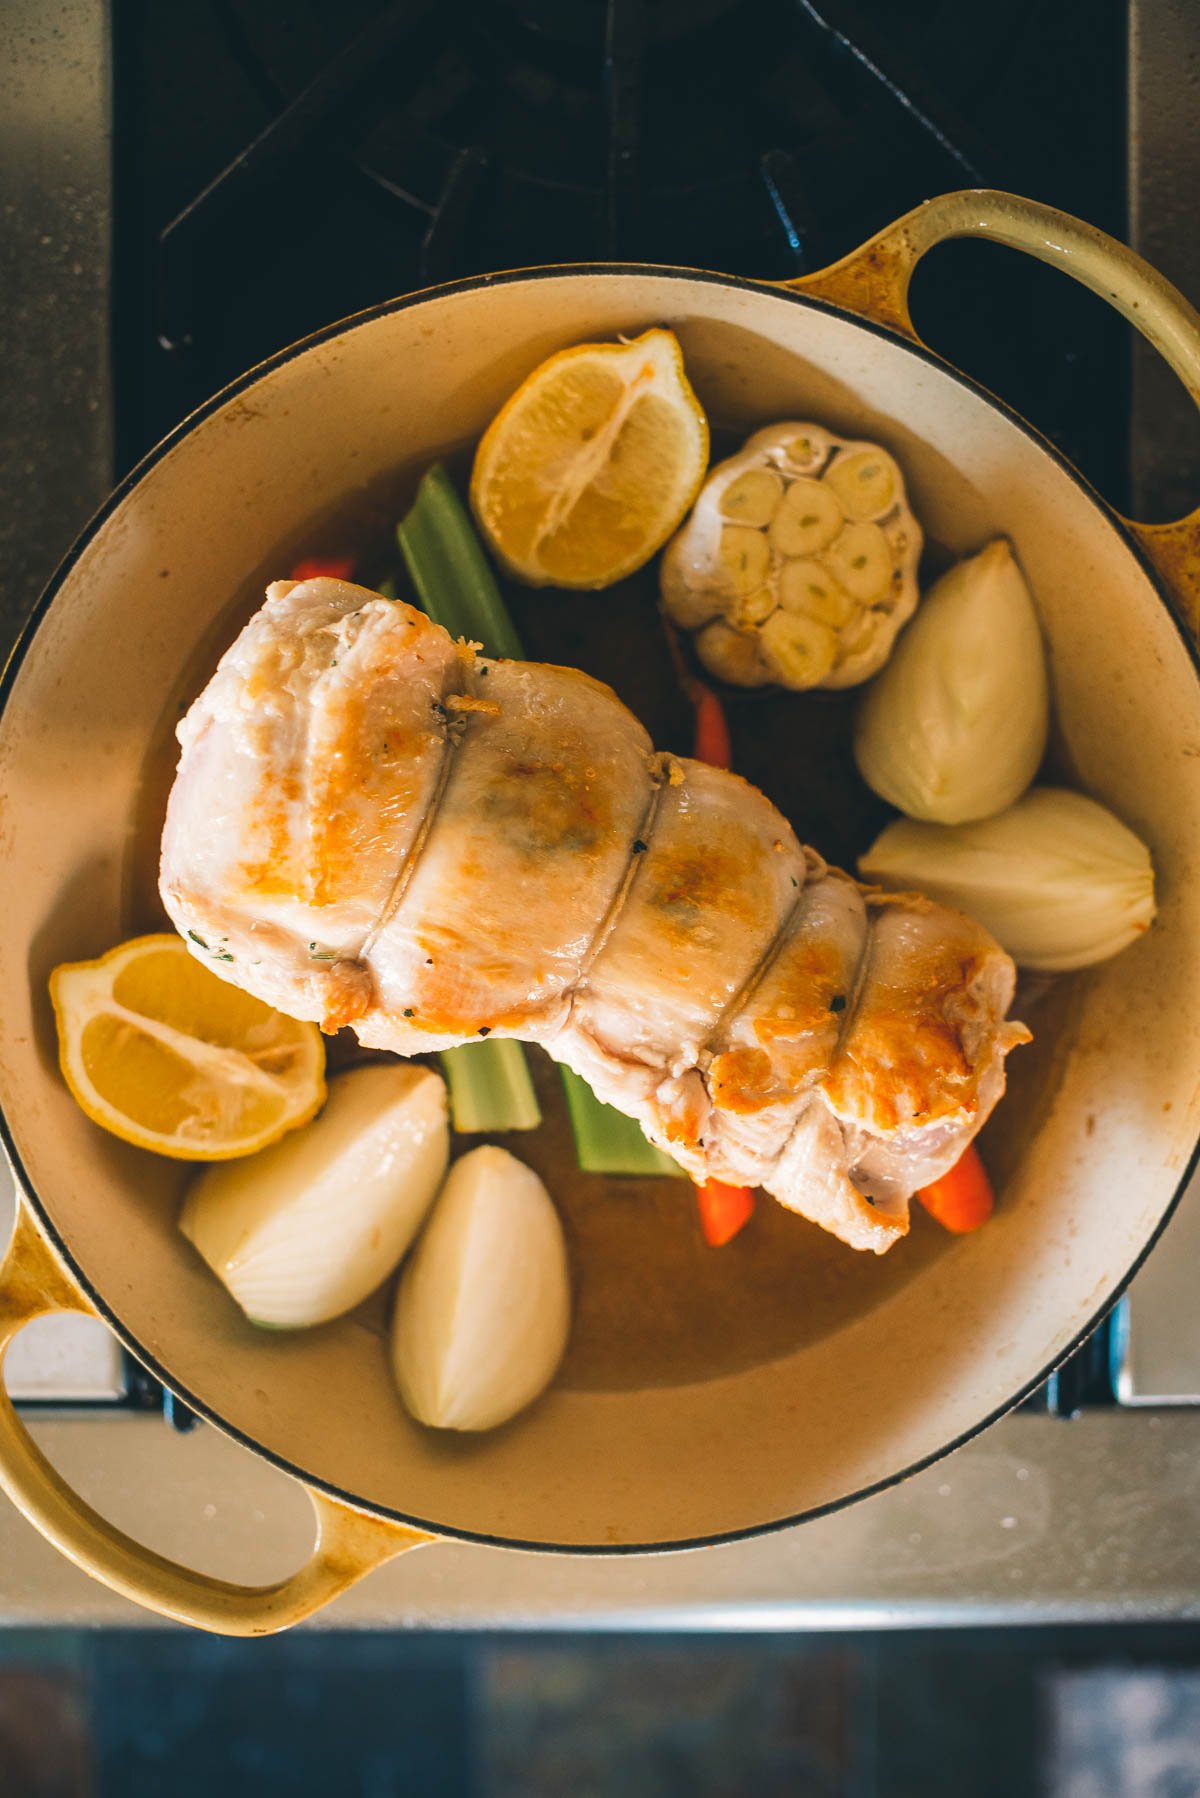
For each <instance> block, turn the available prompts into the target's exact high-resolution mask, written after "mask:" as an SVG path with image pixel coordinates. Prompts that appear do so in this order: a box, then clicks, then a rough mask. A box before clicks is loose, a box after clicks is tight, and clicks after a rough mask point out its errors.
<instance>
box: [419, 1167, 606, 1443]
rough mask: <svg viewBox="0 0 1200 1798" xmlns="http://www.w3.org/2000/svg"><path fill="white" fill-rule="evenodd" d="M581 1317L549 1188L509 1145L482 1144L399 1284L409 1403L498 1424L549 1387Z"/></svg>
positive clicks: (451, 1184) (448, 1418) (449, 1423)
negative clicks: (576, 1314) (574, 1307)
mask: <svg viewBox="0 0 1200 1798" xmlns="http://www.w3.org/2000/svg"><path fill="white" fill-rule="evenodd" d="M570 1322H571V1292H570V1278H569V1273H568V1267H567V1248H566V1242H565V1241H564V1238H563V1231H562V1225H561V1223H560V1222H559V1219H558V1213H557V1211H556V1210H555V1209H554V1205H553V1203H552V1202H551V1199H550V1195H549V1194H548V1193H547V1191H546V1188H545V1187H544V1186H543V1185H542V1182H541V1181H540V1180H539V1179H538V1177H537V1175H536V1174H535V1173H534V1172H533V1170H532V1168H528V1167H526V1166H525V1164H524V1162H521V1161H518V1160H517V1158H516V1157H515V1155H510V1154H509V1153H508V1151H507V1150H506V1149H497V1148H491V1147H484V1148H480V1149H472V1150H471V1152H470V1154H468V1155H464V1156H463V1157H462V1159H461V1160H460V1161H456V1162H455V1164H454V1166H453V1167H452V1168H451V1170H450V1176H449V1178H448V1179H447V1181H446V1184H445V1186H444V1187H443V1188H442V1191H441V1194H440V1196H439V1198H438V1201H437V1203H436V1205H435V1206H434V1208H433V1214H432V1216H431V1217H430V1220H429V1223H428V1225H427V1226H426V1228H425V1230H424V1232H423V1234H422V1236H421V1239H420V1241H419V1242H418V1244H417V1246H416V1249H415V1250H414V1251H413V1255H412V1259H411V1260H410V1262H409V1264H408V1266H407V1267H406V1268H405V1270H404V1273H403V1276H402V1277H401V1280H400V1290H399V1292H398V1294H397V1297H396V1313H395V1318H394V1320H393V1325H392V1366H393V1369H394V1370H395V1375H396V1382H397V1384H398V1385H399V1388H400V1395H401V1397H402V1398H403V1400H404V1403H405V1405H406V1406H407V1407H408V1409H409V1411H410V1412H411V1413H412V1415H413V1416H414V1417H415V1418H416V1419H417V1420H418V1422H420V1423H425V1424H432V1425H433V1426H434V1427H435V1428H437V1429H442V1430H490V1429H494V1428H495V1426H496V1425H497V1424H500V1423H505V1422H507V1420H508V1419H509V1418H510V1417H514V1416H515V1415H516V1413H517V1412H518V1411H521V1410H523V1409H524V1408H525V1406H526V1405H528V1404H531V1403H532V1402H533V1400H534V1399H535V1398H537V1397H538V1395H539V1393H541V1392H542V1391H543V1390H544V1389H545V1387H546V1386H548V1385H549V1383H550V1381H551V1380H552V1379H553V1377H554V1372H555V1369H556V1368H557V1367H558V1364H559V1362H560V1361H561V1359H562V1355H563V1350H564V1349H565V1348H566V1345H567V1335H568V1332H569V1330H570Z"/></svg>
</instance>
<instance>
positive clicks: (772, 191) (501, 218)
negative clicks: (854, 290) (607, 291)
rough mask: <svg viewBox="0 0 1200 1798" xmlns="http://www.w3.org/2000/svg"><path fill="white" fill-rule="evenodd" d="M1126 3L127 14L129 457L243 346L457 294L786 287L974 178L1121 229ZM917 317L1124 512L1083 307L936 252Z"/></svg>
mask: <svg viewBox="0 0 1200 1798" xmlns="http://www.w3.org/2000/svg"><path fill="white" fill-rule="evenodd" d="M1124 12H1125V9H1124V6H1123V5H1122V4H1118V3H1116V0H1060V3H1059V4H1057V5H1055V6H1053V7H1048V6H1045V5H1039V4H1037V3H1036V0H994V4H992V5H991V6H989V7H987V8H977V7H964V6H962V5H961V4H959V3H958V0H857V3H856V4H851V3H850V0H820V6H819V10H818V6H817V4H814V3H812V0H607V4H606V3H605V0H440V4H438V5H433V4H431V0H341V4H340V5H339V6H337V7H330V6H327V5H325V4H323V3H322V0H173V3H172V5H171V6H169V7H163V6H158V5H155V4H153V3H152V0H117V3H116V5H115V8H114V33H115V45H114V88H115V109H116V132H115V141H116V164H117V166H116V252H117V254H116V271H115V273H116V293H115V329H116V345H115V352H116V378H117V392H116V397H117V439H118V444H117V447H118V460H119V463H120V465H121V466H122V467H124V466H127V465H128V464H129V463H130V462H131V461H133V460H135V459H136V458H137V456H138V455H140V454H141V453H142V452H143V451H144V450H145V449H146V448H148V447H149V445H150V444H151V443H153V442H154V441H155V440H156V439H157V438H158V437H159V436H161V435H162V434H163V432H164V431H166V430H167V429H169V428H170V426H171V425H173V424H174V423H175V422H176V421H177V420H178V419H179V418H180V417H181V416H183V415H184V414H185V413H186V412H187V411H189V410H190V409H191V408H192V407H193V406H195V405H196V404H197V403H198V402H199V401H201V400H202V399H204V398H205V397H207V395H208V394H210V393H211V392H212V391H213V390H214V389H216V388H217V387H219V386H221V385H223V384H224V383H225V382H226V381H228V380H230V379H232V378H233V377H234V376H235V375H237V374H239V373H241V371H242V370H243V369H244V368H246V367H247V366H248V365H250V364H251V363H253V362H256V361H258V360H260V359H261V358H262V357H263V356H265V355H268V354H270V353H271V352H272V351H274V350H276V349H278V348H280V347H282V346H283V345H285V344H287V343H289V342H292V341H294V340H295V339H296V338H298V337H301V336H304V335H305V334H307V333H308V332H310V331H313V330H315V329H317V328H319V327H321V326H323V325H326V324H329V323H330V322H332V321H333V320H335V319H338V318H341V317H345V316H347V315H348V314H350V313H353V312H356V311H359V310H361V309H362V308H363V307H366V306H370V305H373V304H375V303H376V302H378V301H380V300H385V299H388V298H390V297H392V296H393V295H395V294H398V293H403V292H407V291H411V290H412V289H414V288H417V287H422V286H426V285H428V284H429V283H431V282H435V281H439V280H445V279H449V278H453V277H455V276H460V275H470V274H477V273H480V272H482V271H485V270H488V269H494V268H512V267H516V266H523V265H527V264H530V263H542V262H563V261H589V260H637V259H643V260H649V261H655V262H667V263H682V264H687V265H691V266H700V267H707V268H720V269H724V270H727V271H729V272H731V273H735V274H743V275H752V276H753V275H757V276H762V277H772V276H786V275H789V274H797V273H801V272H803V271H804V270H806V269H812V268H817V267H820V266H821V265H822V264H823V263H825V262H828V261H831V260H833V259H834V258H836V257H837V256H839V255H842V254H844V253H845V251H847V250H849V249H851V248H853V247H854V245H855V244H857V243H859V242H861V241H862V240H863V239H864V238H865V237H867V236H869V235H870V234H871V233H872V232H873V231H875V230H877V229H878V228H879V227H880V226H881V225H884V224H886V223H887V222H888V220H889V219H891V218H893V217H895V216H896V215H897V214H898V213H901V212H903V211H905V210H907V209H908V208H909V207H910V206H913V205H915V204H917V203H918V202H919V201H920V200H922V199H924V198H926V197H927V196H928V195H930V194H932V193H937V192H941V191H944V190H946V189H948V188H954V187H964V186H978V185H987V186H992V187H1003V188H1010V189H1012V190H1014V191H1016V192H1021V193H1026V194H1030V195H1032V196H1033V197H1035V198H1039V199H1044V200H1047V201H1050V202H1051V203H1052V204H1054V205H1058V206H1062V207H1064V208H1065V209H1066V210H1068V211H1072V212H1077V213H1079V214H1081V215H1082V216H1083V217H1085V218H1088V219H1090V220H1091V221H1092V222H1093V223H1095V224H1098V225H1101V226H1103V227H1105V228H1106V229H1109V230H1112V231H1114V232H1116V233H1118V234H1120V233H1121V232H1122V230H1123V228H1124V191H1123V189H1124V173H1123V171H1124V165H1125V136H1126V132H1125V116H1124V84H1125V67H1124V29H1125V18H1124ZM223 173H224V178H222V176H223ZM205 190H208V191H207V192H206V191H205ZM913 303H914V311H915V314H916V316H917V317H918V320H919V323H920V325H921V327H922V329H923V332H924V334H925V335H926V337H927V338H928V340H929V341H930V342H931V343H932V344H933V345H934V346H935V347H936V348H939V349H941V350H943V352H944V353H946V354H947V355H949V356H950V357H951V359H952V360H955V361H957V362H959V363H961V364H962V365H963V366H965V367H966V368H967V369H968V371H969V372H970V373H972V374H974V375H976V376H977V377H978V378H979V379H981V380H982V381H984V383H985V384H986V385H988V386H989V387H991V388H993V389H994V390H995V391H997V392H998V393H1000V394H1001V395H1002V396H1003V397H1004V398H1005V399H1007V400H1009V401H1010V403H1012V404H1014V405H1015V406H1016V407H1017V408H1018V410H1020V411H1022V412H1023V413H1025V414H1026V416H1028V417H1029V418H1030V419H1031V420H1032V422H1034V423H1035V424H1037V425H1039V426H1040V427H1041V428H1042V429H1044V430H1046V431H1047V432H1048V434H1049V435H1050V436H1052V437H1053V438H1054V439H1055V441H1056V442H1058V443H1059V445H1060V446H1061V447H1062V448H1063V449H1064V450H1065V451H1066V452H1067V453H1068V454H1069V455H1071V456H1072V457H1073V458H1074V459H1075V460H1077V461H1078V462H1079V463H1080V465H1081V466H1082V467H1083V469H1084V471H1085V472H1086V473H1088V474H1089V475H1090V476H1091V477H1092V478H1093V479H1094V480H1095V481H1096V483H1097V485H1098V486H1099V487H1100V488H1101V490H1102V491H1104V492H1105V493H1107V494H1108V495H1109V496H1110V497H1112V498H1114V499H1117V500H1119V499H1120V498H1121V489H1122V487H1123V482H1124V459H1125V438H1126V431H1125V419H1124V414H1123V402H1124V388H1125V378H1124V366H1125V353H1124V348H1123V345H1124V337H1123V334H1122V327H1121V325H1120V324H1119V322H1118V321H1116V320H1115V319H1113V317H1112V316H1111V315H1110V314H1109V313H1108V311H1107V309H1105V308H1104V307H1103V306H1102V305H1101V303H1100V302H1099V301H1097V300H1095V299H1093V298H1092V296H1090V295H1084V294H1083V293H1081V292H1080V291H1078V290H1076V289H1075V288H1074V287H1073V284H1072V283H1070V282H1066V281H1063V280H1062V279H1061V278H1060V277H1058V276H1056V275H1055V274H1054V273H1053V272H1052V271H1049V270H1047V269H1044V268H1042V267H1039V266H1037V265H1035V264H1032V263H1030V262H1029V261H1028V260H1026V259H1022V258H1019V257H1017V256H1016V255H1015V254H1013V253H1011V252H1005V251H1003V250H998V249H996V248H995V247H993V246H989V245H978V244H956V245H954V246H952V247H951V248H948V249H944V250H942V251H939V252H936V253H935V254H934V255H933V256H931V257H930V258H929V259H928V262H927V264H926V265H925V266H924V267H923V268H922V270H921V271H920V272H919V274H918V277H917V280H916V283H915V284H914V295H913ZM1114 377H1115V378H1114Z"/></svg>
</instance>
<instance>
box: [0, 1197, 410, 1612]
mask: <svg viewBox="0 0 1200 1798" xmlns="http://www.w3.org/2000/svg"><path fill="white" fill-rule="evenodd" d="M54 1311H79V1312H83V1313H84V1314H85V1315H87V1316H93V1317H94V1316H96V1315H97V1313H96V1309H95V1306H94V1305H92V1303H91V1302H90V1300H89V1299H88V1298H87V1296H86V1294H85V1293H84V1292H83V1291H82V1290H81V1289H80V1287H79V1285H78V1284H77V1282H76V1281H75V1279H74V1277H73V1276H72V1275H71V1273H70V1272H69V1271H68V1270H67V1268H66V1267H65V1265H64V1264H63V1263H62V1262H61V1261H60V1260H59V1258H58V1256H57V1255H56V1254H55V1252H54V1250H53V1249H52V1248H51V1246H50V1243H49V1242H48V1241H47V1239H46V1237H45V1235H44V1234H43V1231H42V1229H41V1226H40V1225H39V1223H38V1222H37V1220H36V1218H35V1216H34V1214H33V1211H32V1209H31V1208H30V1206H29V1205H28V1204H27V1202H26V1200H25V1199H24V1197H23V1196H20V1197H19V1198H18V1209H17V1221H16V1225H15V1228H14V1230H13V1234H12V1239H11V1241H10V1243H9V1247H8V1253H7V1255H6V1256H5V1258H4V1263H3V1265H2V1266H0V1371H2V1367H3V1359H4V1355H5V1353H6V1352H7V1349H8V1346H9V1344H10V1343H11V1341H12V1339H13V1337H14V1336H16V1334H17V1333H18V1331H19V1330H21V1329H22V1328H23V1326H24V1325H25V1324H27V1323H29V1322H30V1321H31V1320H32V1319H33V1318H35V1317H41V1316H45V1315H47V1314H48V1313H50V1312H54ZM0 1489H3V1490H4V1491H5V1492H6V1493H7V1494H8V1496H9V1498H11V1499H12V1501H13V1503H14V1504H15V1505H16V1506H17V1508H18V1510H20V1511H21V1512H23V1514H24V1515H25V1516H26V1517H27V1518H28V1519H29V1521H30V1523H32V1524H33V1526H34V1528H35V1529H36V1530H39V1531H40V1532H41V1534H42V1535H43V1536H45V1538H46V1540H47V1541H48V1542H52V1543H53V1544H54V1546H55V1547H56V1548H57V1549H58V1550H59V1551H60V1552H61V1553H62V1554H64V1555H66V1556H67V1558H68V1560H71V1561H74V1563H75V1565H76V1566H77V1567H81V1568H82V1569H83V1571H84V1572H85V1573H88V1574H90V1575H91V1577H92V1578H93V1579H97V1580H100V1581H101V1583H102V1584H103V1585H106V1586H109V1587H111V1588H112V1590H113V1591H114V1592H120V1593H122V1594H123V1595H124V1596H125V1597H126V1598H131V1599H132V1600H133V1602H134V1603H135V1604H140V1605H143V1606H144V1607H145V1608H146V1609H147V1610H149V1611H155V1612H157V1613H158V1615H159V1616H160V1617H170V1618H173V1619H174V1620H175V1621H176V1622H179V1623H190V1624H192V1625H194V1626H195V1627H196V1628H197V1629H206V1630H211V1631H212V1632H213V1633H214V1634H216V1635H221V1636H266V1635H273V1634H274V1633H275V1631H277V1630H282V1629H287V1628H289V1627H290V1626H291V1625H292V1624H293V1623H299V1622H300V1620H301V1618H303V1617H310V1616H311V1615H312V1614H313V1612H314V1611H319V1610H320V1609H321V1607H322V1605H326V1604H328V1603H329V1602H330V1600H331V1599H333V1598H336V1597H337V1596H338V1594H339V1593H340V1592H344V1591H345V1590H346V1588H347V1587H348V1586H352V1585H353V1584H354V1582H355V1581H356V1580H359V1579H361V1578H362V1576H363V1575H364V1574H365V1573H370V1572H371V1571H372V1569H374V1568H376V1567H379V1566H382V1564H383V1563H384V1562H385V1561H390V1560H391V1559H392V1558H393V1557H394V1556H395V1555H398V1554H403V1553H404V1551H405V1550H406V1549H409V1548H415V1547H417V1546H418V1545H419V1544H420V1543H422V1542H432V1541H435V1540H436V1538H435V1537H433V1536H429V1535H427V1534H425V1533H424V1532H422V1531H420V1530H415V1529H408V1528H407V1527H406V1526H405V1525H403V1524H399V1523H391V1522H389V1521H388V1520H387V1519H385V1518H382V1517H373V1516H370V1515H368V1514H367V1513H366V1512H363V1511H356V1510H355V1509H354V1508H353V1507H352V1506H350V1505H346V1504H342V1503H340V1502H339V1501H338V1500H336V1499H332V1498H329V1497H327V1496H326V1494H325V1493H323V1492H318V1491H316V1490H315V1489H314V1488H313V1487H311V1486H306V1487H305V1491H306V1492H307V1493H308V1496H309V1498H310V1499H311V1501H312V1507H313V1510H314V1511H315V1512H316V1519H317V1537H316V1541H315V1543H314V1545H313V1550H312V1553H311V1555H310V1556H309V1558H308V1560H307V1561H306V1562H305V1563H304V1565H303V1566H302V1567H301V1568H300V1569H299V1570H298V1571H297V1572H296V1573H293V1574H289V1576H288V1577H287V1578H286V1579H282V1580H278V1581H276V1582H275V1584H273V1585H269V1586H238V1585H233V1584H232V1583H230V1582H229V1581H227V1580H222V1579H215V1578H211V1577H210V1576H209V1575H207V1574H203V1573H195V1572H193V1571H192V1570H191V1569H190V1568H188V1567H181V1566H179V1565H178V1564H177V1563H176V1562H174V1561H169V1560H167V1559H166V1558H165V1556H163V1555H159V1554H156V1553H155V1552H154V1551H153V1549H149V1548H144V1547H142V1546H141V1544H140V1543H137V1542H135V1541H134V1540H133V1539H132V1537H130V1536H126V1535H125V1534H124V1533H123V1532H122V1531H121V1530H118V1529H116V1528H115V1527H114V1525H112V1524H111V1523H108V1522H107V1521H106V1520H105V1519H104V1518H103V1517H101V1516H100V1515H99V1513H98V1512H96V1511H93V1510H92V1508H91V1506H90V1505H88V1504H85V1503H84V1501H83V1499H81V1498H80V1497H79V1495H78V1493H76V1492H72V1490H71V1488H70V1487H69V1486H68V1485H67V1483H66V1481H65V1480H63V1479H62V1477H61V1476H60V1475H59V1474H58V1473H57V1472H56V1471H55V1469H54V1468H53V1467H52V1466H51V1465H50V1463H49V1461H47V1460H46V1458H45V1456H44V1455H43V1454H42V1452H41V1450H40V1449H39V1448H38V1447H37V1445H36V1444H35V1443H34V1441H33V1438H32V1437H31V1436H30V1435H29V1432H28V1431H27V1430H26V1428H25V1426H24V1424H23V1423H22V1422H21V1420H20V1418H19V1417H18V1416H17V1413H16V1410H15V1409H14V1407H13V1403H12V1400H11V1399H10V1398H9V1396H8V1393H7V1391H6V1390H5V1388H4V1385H3V1380H2V1378H0Z"/></svg>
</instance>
